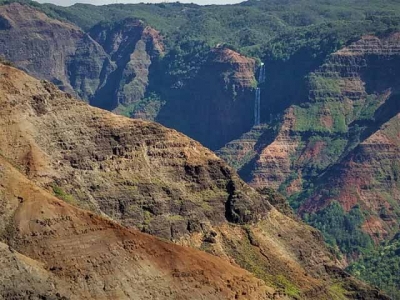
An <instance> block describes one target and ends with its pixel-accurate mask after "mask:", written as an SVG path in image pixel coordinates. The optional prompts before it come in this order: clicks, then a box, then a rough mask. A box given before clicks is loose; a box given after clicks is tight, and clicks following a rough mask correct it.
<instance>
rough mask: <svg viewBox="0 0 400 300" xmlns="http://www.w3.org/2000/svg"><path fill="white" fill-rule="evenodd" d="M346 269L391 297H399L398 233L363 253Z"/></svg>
mask: <svg viewBox="0 0 400 300" xmlns="http://www.w3.org/2000/svg"><path fill="white" fill-rule="evenodd" d="M348 271H349V272H350V273H352V274H353V275H355V276H357V277H359V278H361V279H363V280H365V281H366V282H369V283H370V284H372V285H374V286H377V287H379V288H381V289H383V290H384V291H385V292H386V293H387V294H388V295H389V296H391V298H392V299H400V234H398V235H397V237H395V238H394V239H393V240H392V241H390V242H386V243H384V244H382V245H380V246H379V247H378V248H376V249H374V250H371V251H370V252H368V253H366V254H364V255H363V256H362V257H361V258H360V259H359V260H358V261H357V262H355V263H353V264H351V265H350V266H349V268H348Z"/></svg>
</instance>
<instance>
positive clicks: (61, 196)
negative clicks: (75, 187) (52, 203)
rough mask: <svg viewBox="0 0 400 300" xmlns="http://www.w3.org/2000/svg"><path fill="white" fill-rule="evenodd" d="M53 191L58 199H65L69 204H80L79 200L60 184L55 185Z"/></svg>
mask: <svg viewBox="0 0 400 300" xmlns="http://www.w3.org/2000/svg"><path fill="white" fill-rule="evenodd" d="M53 193H54V195H55V196H56V197H57V198H58V199H60V200H63V201H65V202H67V203H68V204H71V205H74V206H78V204H79V202H78V201H77V200H76V199H75V197H74V196H72V195H70V194H68V193H66V192H65V191H64V190H63V189H62V188H61V187H59V186H58V185H53Z"/></svg>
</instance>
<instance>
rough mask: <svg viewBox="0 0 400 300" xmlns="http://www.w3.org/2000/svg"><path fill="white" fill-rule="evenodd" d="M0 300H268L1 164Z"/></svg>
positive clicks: (224, 271)
mask: <svg viewBox="0 0 400 300" xmlns="http://www.w3.org/2000/svg"><path fill="white" fill-rule="evenodd" d="M0 178H1V186H0V201H1V206H0V226H1V227H0V238H1V240H2V241H3V242H6V243H7V245H6V244H4V243H0V252H1V253H2V255H1V259H0V266H1V269H2V272H1V275H0V287H1V288H0V297H1V298H2V299H110V298H112V299H171V298H172V299H204V298H207V299H235V298H236V299H272V297H273V296H272V295H273V293H274V289H273V288H270V287H267V286H266V285H265V283H263V282H262V281H261V280H258V279H256V278H254V276H252V275H251V274H250V273H248V272H246V271H244V270H242V269H239V268H238V267H235V266H232V265H231V264H229V263H228V262H226V261H224V260H222V259H219V258H216V257H215V256H211V255H208V254H206V253H204V252H201V251H196V250H193V249H190V248H184V247H180V246H176V245H173V244H171V243H166V242H162V241H160V240H157V239H156V238H154V237H151V236H148V235H145V234H142V233H139V232H137V231H132V230H128V229H126V228H123V227H121V226H119V225H117V224H115V223H113V222H111V221H109V220H106V219H104V218H101V217H98V216H95V215H94V214H93V213H89V212H85V211H82V210H79V209H77V208H73V207H71V206H70V205H68V204H66V203H65V202H63V201H60V200H58V199H56V198H55V197H53V196H51V195H50V194H49V193H47V192H46V191H44V190H42V189H41V188H39V187H38V186H36V185H35V184H33V183H32V182H30V181H29V180H28V179H27V178H25V177H24V176H23V175H22V174H21V173H20V172H19V171H18V170H16V169H15V168H14V167H13V166H12V165H11V164H9V163H8V162H7V161H6V160H5V159H4V158H3V157H0Z"/></svg>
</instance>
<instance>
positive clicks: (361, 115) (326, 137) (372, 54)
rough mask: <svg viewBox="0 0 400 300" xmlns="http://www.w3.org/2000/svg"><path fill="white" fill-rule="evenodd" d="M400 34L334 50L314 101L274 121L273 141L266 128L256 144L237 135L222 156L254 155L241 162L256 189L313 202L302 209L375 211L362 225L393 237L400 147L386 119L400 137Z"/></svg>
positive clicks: (316, 82) (313, 76) (318, 76)
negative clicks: (273, 190)
mask: <svg viewBox="0 0 400 300" xmlns="http://www.w3.org/2000/svg"><path fill="white" fill-rule="evenodd" d="M399 37H400V35H399V34H398V33H392V34H389V35H387V36H383V37H381V38H378V37H375V36H365V37H363V38H362V39H361V40H359V41H357V42H355V43H353V44H351V45H350V46H348V47H346V48H344V49H342V50H340V51H338V52H336V53H334V54H332V55H331V56H330V57H329V58H328V59H327V60H326V62H325V63H324V64H323V65H322V66H321V67H319V68H318V69H317V70H316V71H314V72H312V73H310V74H309V75H308V78H307V81H308V91H309V96H308V99H306V100H305V99H296V100H293V101H294V102H297V103H300V104H298V105H292V106H290V107H289V108H288V109H287V110H286V111H285V114H284V116H283V117H282V118H281V119H273V120H271V123H270V124H272V125H269V126H267V130H269V131H271V128H274V130H273V131H272V132H270V133H269V137H273V139H272V140H268V139H266V138H265V133H266V132H267V130H264V134H263V133H262V134H259V136H258V137H257V139H255V140H253V142H252V144H251V145H250V147H248V145H249V143H248V140H246V139H243V140H237V141H235V142H233V143H230V144H228V145H227V146H226V147H225V148H223V149H222V150H221V151H220V152H219V153H221V155H222V156H223V157H226V159H227V160H228V161H240V159H241V158H242V157H246V155H249V156H251V157H252V158H253V159H251V160H248V161H247V162H245V163H242V164H240V165H239V171H240V173H241V174H242V175H243V177H244V178H245V179H246V180H248V181H249V182H250V183H251V185H253V186H254V187H259V188H262V187H272V188H279V189H280V190H281V191H282V192H283V193H285V194H286V195H289V196H292V199H293V205H295V206H298V205H299V203H300V202H302V201H305V199H307V200H306V202H305V204H304V205H302V206H301V208H300V211H301V213H302V214H304V213H315V212H317V211H320V210H324V209H325V208H326V207H327V205H328V204H329V203H330V202H331V201H332V200H337V201H338V202H339V203H340V204H341V205H342V207H343V208H344V210H345V212H350V211H351V210H352V209H353V208H355V207H358V206H360V207H361V210H362V211H364V212H368V214H370V217H368V218H366V219H365V220H364V221H363V222H364V223H363V224H362V225H361V229H362V230H363V231H365V232H367V233H368V234H370V235H371V236H372V237H373V238H374V239H376V240H377V239H378V236H379V239H382V238H385V237H390V236H392V235H393V232H395V231H396V230H397V229H398V225H397V224H398V220H399V218H398V214H397V212H396V211H397V210H398V208H397V207H398V205H399V199H400V198H399V190H398V189H399V185H398V177H397V175H396V174H397V171H396V168H397V165H398V162H399V157H398V155H397V154H396V152H398V149H397V147H398V146H396V145H397V144H396V142H395V141H394V140H393V138H388V137H387V136H386V135H385V133H384V131H382V130H383V129H380V128H381V126H382V125H383V124H386V125H385V126H384V128H387V130H388V131H390V132H391V134H392V135H394V136H397V135H398V131H399V130H398V127H397V125H396V124H397V117H395V116H396V114H397V113H398V112H399V111H400V106H399V101H398V99H399V97H398V91H399V87H400V82H399V76H398V75H399V74H398V67H399V65H400V56H399V54H400V52H399V45H400V39H399ZM389 120H391V121H389ZM386 122H388V123H386ZM276 124H279V125H276ZM274 126H275V127H274ZM276 128H277V129H276ZM274 132H276V133H274ZM242 148H245V149H247V150H245V151H242V150H241V149H242ZM317 186H318V188H317ZM310 194H311V195H310Z"/></svg>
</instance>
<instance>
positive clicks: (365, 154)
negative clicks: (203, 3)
mask: <svg viewBox="0 0 400 300" xmlns="http://www.w3.org/2000/svg"><path fill="white" fill-rule="evenodd" d="M0 2H1V1H0ZM11 2H12V3H5V4H4V5H0V57H3V58H4V59H5V60H7V61H9V62H7V64H9V65H12V66H15V67H17V68H19V69H20V70H23V71H25V72H26V73H28V74H30V75H32V76H33V77H36V78H37V79H39V80H41V81H38V80H36V79H33V78H31V77H29V76H27V75H26V74H24V73H22V72H20V71H17V70H15V69H14V68H12V67H6V66H4V65H2V66H1V70H2V74H1V77H0V81H1V84H2V86H1V87H0V89H1V91H0V96H1V98H2V99H1V100H0V101H2V105H3V106H4V110H3V111H2V112H1V113H0V115H1V128H0V135H1V145H0V151H1V152H0V153H1V155H2V157H3V159H4V162H3V163H4V164H7V163H10V164H11V166H12V167H14V168H16V169H17V170H18V171H19V172H21V173H22V175H21V176H23V177H24V180H29V182H31V184H32V185H34V186H35V187H37V188H39V189H41V190H43V192H44V193H48V194H49V195H50V194H52V195H53V196H56V197H58V198H59V199H61V200H63V201H64V202H67V203H69V204H70V205H72V206H75V207H79V208H80V209H83V210H88V211H91V213H92V214H95V215H99V216H101V217H100V218H104V219H105V220H108V221H107V222H112V224H119V225H118V226H123V227H121V228H122V229H121V230H123V231H124V230H128V231H130V230H131V229H134V230H138V231H140V232H142V233H145V234H150V235H153V236H156V237H157V238H161V239H164V240H167V241H170V242H173V243H175V244H178V245H180V246H185V247H191V248H195V249H200V250H203V251H205V252H207V253H209V254H211V255H214V256H217V257H219V258H220V259H222V260H224V261H227V262H228V264H233V265H234V267H235V268H236V267H237V266H239V267H241V268H243V269H246V270H247V271H250V273H252V274H253V275H255V276H256V277H257V278H258V279H261V280H262V282H263V283H262V285H263V287H265V289H267V290H268V293H266V294H265V295H268V297H275V298H276V299H280V298H279V297H283V298H285V297H289V298H290V297H292V298H296V297H300V298H305V299H325V298H326V299H331V298H332V297H336V298H338V299H341V298H340V296H338V295H337V292H338V290H341V289H343V290H342V292H343V293H339V294H341V295H342V294H343V295H345V296H346V297H350V298H351V297H354V298H356V297H366V299H376V298H374V297H384V296H382V295H380V294H379V292H378V291H377V290H373V289H372V290H371V289H370V288H368V287H366V286H363V287H362V288H360V286H362V284H361V285H360V283H359V282H357V281H354V285H353V283H349V284H347V285H346V284H345V283H344V282H346V281H347V280H348V278H350V277H346V276H348V275H346V274H345V273H344V272H343V271H341V268H344V267H346V266H348V265H349V264H351V263H352V262H354V261H357V260H358V259H359V258H360V257H362V256H363V254H364V252H365V251H370V250H371V249H375V250H376V247H378V246H379V245H380V244H381V243H385V242H391V241H392V239H394V238H395V237H396V235H397V234H398V232H399V224H400V201H399V199H400V192H399V188H400V185H399V170H400V165H399V161H400V157H399V153H400V152H399V143H398V140H399V137H400V135H399V129H400V128H399V113H400V106H399V101H398V100H399V99H398V88H399V86H400V85H399V84H400V82H399V79H398V78H399V76H398V75H399V74H398V66H399V49H400V34H399V33H398V32H399V28H397V27H396V26H397V25H396V24H397V23H396V22H397V21H396V18H395V16H394V15H395V13H396V12H395V10H393V19H392V17H389V16H385V17H383V15H382V16H381V17H379V18H372V19H371V20H372V21H371V24H370V23H369V21H370V19H369V18H371V16H369V15H368V16H366V18H365V20H366V22H367V23H365V24H364V23H363V24H364V25H365V28H362V29H360V27H359V23H357V22H361V21H360V20H358V19H357V20H358V21H357V20H355V19H356V18H358V16H357V17H356V15H352V17H351V18H350V19H352V18H355V19H354V20H353V19H352V20H353V21H354V24H353V23H351V25H348V28H349V29H348V30H343V28H341V27H340V28H338V27H337V26H338V24H336V23H334V22H333V21H332V20H331V19H330V18H331V16H328V15H323V18H325V19H324V20H326V23H324V22H325V21H324V22H323V23H318V22H317V21H315V20H312V19H310V20H308V21H307V22H311V23H312V22H317V23H315V24H319V25H315V24H314V23H312V24H311V23H310V24H308V23H307V22H306V23H307V25H305V24H300V25H299V24H296V25H293V24H292V23H291V22H293V20H291V19H290V18H289V17H288V16H287V15H290V13H287V15H286V14H283V15H282V12H280V10H279V9H278V12H276V11H274V10H271V14H272V15H273V14H275V15H274V17H271V16H272V15H271V14H266V13H265V11H263V9H264V5H265V6H266V7H269V6H271V7H273V5H272V4H271V3H269V2H268V1H247V2H245V3H243V4H240V5H233V6H231V7H226V8H225V7H220V6H215V10H214V9H213V7H204V8H203V7H200V6H196V5H184V4H178V3H176V4H158V5H142V4H140V5H137V6H134V5H133V6H130V5H126V6H124V5H111V6H107V7H95V6H87V5H80V4H78V5H74V6H72V7H70V8H60V7H57V6H49V5H39V4H32V3H30V2H29V1H28V2H25V3H24V2H23V1H11ZM303 2H307V1H305V0H304V1H303ZM317 2H318V1H317ZM286 5H288V6H291V7H292V5H295V4H294V3H287V4H286ZM368 5H370V6H371V7H372V6H373V5H374V4H373V3H372V2H371V3H369V4H368ZM368 5H366V6H367V7H369V6H368ZM328 7H329V5H328V6H327V7H326V9H328ZM247 8H248V9H249V10H247ZM273 8H274V9H275V7H273ZM268 9H269V8H268ZM335 9H336V8H335ZM338 9H339V8H338ZM340 9H342V8H340ZM107 10H109V14H108V12H107ZM258 10H260V11H259V13H260V15H259V16H262V17H263V20H264V21H263V22H261V21H260V20H259V19H258V17H259V16H258V15H257V14H256V15H252V18H254V19H252V20H254V24H258V25H257V26H259V27H260V28H264V31H265V32H262V34H261V33H260V32H259V31H256V30H255V29H254V27H252V26H253V25H251V24H248V23H246V22H247V21H243V20H242V19H241V18H242V16H243V15H244V16H246V14H250V12H253V13H254V12H256V11H258ZM87 11H91V13H93V14H92V15H91V17H88V15H87ZM211 11H212V12H211ZM362 11H363V9H362V10H360V12H362ZM214 12H215V13H217V14H218V13H220V15H218V18H217V17H215V19H213V17H210V16H212V15H213V13H214ZM308 12H309V11H308ZM353 13H354V12H353ZM229 14H233V15H235V14H236V15H235V18H234V21H231V23H229V22H228V21H227V20H228V19H229ZM242 14H243V15H242ZM382 14H383V13H382ZM350 15H351V13H350V10H349V16H350ZM302 16H303V15H302ZM343 16H346V17H343V18H344V19H345V21H344V22H347V21H348V20H347V19H346V18H347V17H348V16H347V15H346V14H344V15H343ZM236 17H237V19H236ZM319 17H320V16H319ZM185 18H187V20H188V23H185V22H184V20H185ZM302 18H305V19H304V20H303V19H302ZM302 18H301V19H302V20H303V21H304V22H305V20H306V19H307V18H306V17H305V16H303V17H302ZM217 19H218V22H220V23H219V24H220V25H221V24H222V25H221V26H222V27H218V30H216V29H215V28H214V27H213V26H214V24H215V23H214V22H217V21H216V20H217ZM210 20H211V21H210ZM256 20H257V22H258V23H257V22H256ZM389 20H390V22H389ZM353 21H351V22H353ZM381 21H382V22H383V24H385V25H384V26H383V25H382V24H381V23H379V22H381ZM224 22H228V23H224ZM241 22H242V23H243V22H244V23H245V24H247V25H246V26H247V27H246V28H247V29H245V31H244V32H241V31H238V33H237V36H234V38H232V36H231V35H230V34H231V31H232V30H231V29H232V28H235V26H236V25H237V24H242V23H241ZM340 22H341V21H340ZM340 22H339V23H340ZM363 22H364V21H363ZM283 23H285V24H290V26H293V28H294V29H293V30H294V31H293V32H288V31H285V30H283V29H282V24H283ZM360 24H361V23H360ZM218 26H219V25H218ZM223 26H226V27H223ZM263 26H266V27H263ZM318 26H319V29H316V28H317V27H318ZM382 26H383V27H382ZM385 26H387V27H385ZM361 27H362V26H361ZM210 28H214V30H210ZM265 28H268V30H266V29H265ZM327 28H328V29H327ZM371 28H374V30H373V29H371ZM375 28H376V30H375ZM272 29H273V30H274V31H275V32H276V35H272V33H271V31H270V30H272ZM303 29H304V30H305V31H304V32H303V31H301V30H303ZM224 30H225V31H224ZM246 30H247V31H246ZM324 30H327V31H324ZM260 31H262V29H260ZM298 32H300V34H298ZM354 32H355V33H354ZM197 33H199V34H200V33H204V34H205V36H206V38H204V40H203V39H202V38H201V37H199V35H196V34H197ZM325 34H327V35H325ZM295 37H296V38H295ZM297 37H298V38H297ZM253 39H254V40H257V42H259V43H256V44H254V42H253ZM297 43H298V44H297ZM4 62H5V61H4ZM58 89H60V90H61V91H59V90H58ZM75 98H78V99H80V100H81V101H80V102H79V101H77V100H75ZM87 104H90V105H91V106H94V107H97V108H92V107H89V106H88V105H87ZM99 108H100V109H99ZM101 109H105V110H108V111H111V112H113V113H116V114H119V115H123V116H126V117H130V118H132V119H131V120H129V119H128V118H124V117H119V116H116V115H113V114H110V113H107V112H105V111H103V110H101ZM149 121H155V122H158V123H160V124H162V125H163V126H166V127H169V128H173V129H167V128H165V127H163V126H162V125H160V124H158V123H153V122H149ZM175 130H177V131H175ZM179 132H182V134H181V133H179ZM185 135H187V136H188V137H189V138H188V137H186V136H185ZM192 139H193V140H192ZM202 145H204V146H205V147H208V148H209V149H211V150H212V151H215V153H216V154H214V153H213V152H212V151H210V150H208V149H206V148H204V147H203V146H202ZM25 177H26V178H25ZM276 191H278V192H279V193H280V194H282V195H283V196H282V195H280V194H279V193H278V192H276ZM285 198H287V199H288V202H286V199H285ZM60 203H61V202H60ZM289 204H290V206H291V207H289ZM73 209H75V208H73ZM292 209H293V210H292ZM89 214H90V213H89ZM332 214H333V215H332ZM299 218H302V219H303V220H305V221H306V222H308V223H309V224H310V225H312V226H314V227H316V228H317V229H319V230H321V232H322V234H323V236H322V235H321V234H320V233H319V232H318V231H317V230H315V229H313V228H311V227H309V226H307V225H305V224H304V223H302V222H301V221H300V220H299ZM332 218H333V219H332ZM335 222H337V223H335ZM333 224H335V225H333ZM349 224H350V225H349ZM113 226H114V225H113ZM115 226H117V225H115ZM334 227H335V228H334ZM126 228H129V229H126ZM138 234H139V233H138ZM323 240H325V241H326V242H327V243H328V248H326V247H325V246H324V242H323ZM4 244H10V243H9V242H5V243H4ZM350 244H351V245H350ZM6 248H7V246H4V249H6ZM17 251H19V250H17ZM21 251H22V250H21ZM11 253H12V252H11ZM27 253H28V252H27ZM25 254H26V253H25ZM25 254H24V253H23V251H22V252H21V255H25ZM7 255H8V257H9V256H10V255H11V256H13V254H9V253H8V254H7ZM26 255H27V256H29V257H31V254H30V253H28V254H26ZM17 256H18V259H21V257H22V256H19V254H18V255H17ZM14 257H15V256H14ZM24 259H25V258H24ZM34 259H36V258H35V257H34ZM30 263H31V262H28V264H30ZM39 269H40V268H39ZM39 269H37V270H38V272H39V273H40V274H44V273H43V270H41V269H40V270H39ZM46 272H47V270H46ZM229 272H230V271H229ZM243 272H245V271H243ZM39 273H38V274H39ZM243 274H244V273H243ZM24 276H25V275H24ZM38 276H39V275H38ZM40 276H41V275H40ZM47 276H49V275H47ZM249 276H252V275H249ZM344 278H346V279H345V280H344ZM57 280H58V279H57ZM251 280H253V279H251ZM254 280H255V279H254ZM352 280H353V279H351V280H350V279H349V282H353V281H352ZM254 282H256V281H254ZM339 287H340V288H339ZM246 293H247V291H246ZM357 293H358V294H357ZM263 295H264V294H263ZM177 297H178V296H177ZM179 297H180V296H179ZM199 297H200V296H199ZM224 297H225V296H224ZM229 297H230V296H229ZM254 297H256V296H254ZM257 297H258V296H257ZM260 297H261V296H260ZM330 297H331V298H330ZM260 299H263V298H260Z"/></svg>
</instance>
